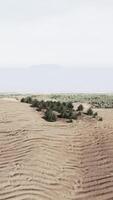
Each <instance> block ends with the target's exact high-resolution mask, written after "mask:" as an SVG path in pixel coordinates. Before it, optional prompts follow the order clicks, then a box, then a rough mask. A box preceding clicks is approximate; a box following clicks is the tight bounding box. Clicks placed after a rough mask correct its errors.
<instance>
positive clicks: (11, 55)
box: [0, 0, 113, 67]
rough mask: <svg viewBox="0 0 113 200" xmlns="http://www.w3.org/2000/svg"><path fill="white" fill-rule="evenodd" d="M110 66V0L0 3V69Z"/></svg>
mask: <svg viewBox="0 0 113 200" xmlns="http://www.w3.org/2000/svg"><path fill="white" fill-rule="evenodd" d="M39 64H60V65H64V66H70V65H73V66H74V67H76V66H79V65H80V66H82V67H83V66H92V65H93V66H113V0H0V67H5V66H7V67H11V66H13V67H22V66H30V65H39Z"/></svg>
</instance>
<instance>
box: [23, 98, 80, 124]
mask: <svg viewBox="0 0 113 200" xmlns="http://www.w3.org/2000/svg"><path fill="white" fill-rule="evenodd" d="M21 102H23V103H29V104H31V107H34V108H36V110H37V111H43V112H44V119H46V120H47V121H50V122H52V121H56V120H57V118H58V117H59V118H64V119H69V120H70V121H71V120H72V119H77V116H78V115H80V111H74V109H73V105H72V102H60V101H43V100H41V101H38V100H37V99H32V98H31V97H26V98H22V99H21ZM79 110H81V108H80V109H79Z"/></svg>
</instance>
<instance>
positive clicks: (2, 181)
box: [0, 101, 113, 200]
mask: <svg viewBox="0 0 113 200" xmlns="http://www.w3.org/2000/svg"><path fill="white" fill-rule="evenodd" d="M0 122H1V123H0V200H37V199H38V200H58V199H59V200H112V199H113V129H112V128H109V129H108V127H104V126H103V127H102V126H101V125H99V124H96V122H82V123H81V122H78V123H74V124H72V125H69V124H62V123H61V122H58V123H52V124H51V123H47V122H45V121H43V119H41V118H40V115H39V114H38V113H36V112H35V111H33V110H32V108H30V107H29V106H28V105H25V104H20V103H19V102H7V101H1V102H0ZM7 122H8V123H7Z"/></svg>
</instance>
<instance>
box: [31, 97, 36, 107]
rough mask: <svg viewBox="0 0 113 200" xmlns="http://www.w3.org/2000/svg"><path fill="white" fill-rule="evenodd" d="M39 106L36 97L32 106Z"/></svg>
mask: <svg viewBox="0 0 113 200" xmlns="http://www.w3.org/2000/svg"><path fill="white" fill-rule="evenodd" d="M37 106H38V101H37V99H34V100H33V101H32V103H31V107H37Z"/></svg>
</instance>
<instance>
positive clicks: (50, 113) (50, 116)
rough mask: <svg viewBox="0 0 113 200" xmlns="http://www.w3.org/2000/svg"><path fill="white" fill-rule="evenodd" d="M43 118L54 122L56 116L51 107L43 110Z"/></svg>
mask: <svg viewBox="0 0 113 200" xmlns="http://www.w3.org/2000/svg"><path fill="white" fill-rule="evenodd" d="M44 119H45V120H47V121H49V122H55V121H56V120H57V116H56V114H55V113H54V112H53V111H52V110H51V109H49V110H47V111H46V112H45V116H44Z"/></svg>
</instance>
